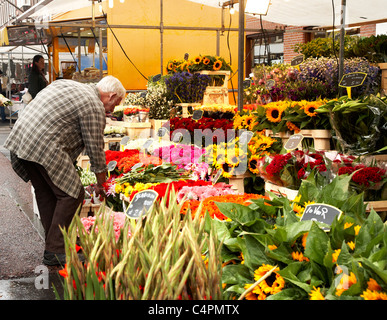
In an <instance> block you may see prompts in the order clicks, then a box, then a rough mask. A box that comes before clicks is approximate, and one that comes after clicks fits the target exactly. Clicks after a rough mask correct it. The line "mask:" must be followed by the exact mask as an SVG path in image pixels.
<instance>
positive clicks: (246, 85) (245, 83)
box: [243, 79, 251, 89]
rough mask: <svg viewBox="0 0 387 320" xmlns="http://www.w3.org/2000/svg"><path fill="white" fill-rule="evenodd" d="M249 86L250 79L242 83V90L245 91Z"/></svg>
mask: <svg viewBox="0 0 387 320" xmlns="http://www.w3.org/2000/svg"><path fill="white" fill-rule="evenodd" d="M250 86H251V80H250V79H248V80H244V81H243V89H247V88H249V87H250Z"/></svg>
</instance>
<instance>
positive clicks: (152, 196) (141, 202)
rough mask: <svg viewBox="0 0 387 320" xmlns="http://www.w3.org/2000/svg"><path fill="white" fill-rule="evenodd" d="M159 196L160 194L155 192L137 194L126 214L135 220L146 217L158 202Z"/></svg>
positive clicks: (146, 191)
mask: <svg viewBox="0 0 387 320" xmlns="http://www.w3.org/2000/svg"><path fill="white" fill-rule="evenodd" d="M158 195H159V194H158V193H157V192H156V191H154V190H144V191H141V192H138V193H136V194H135V195H134V197H133V199H132V201H131V202H130V204H129V207H128V209H127V210H126V212H125V214H126V215H127V216H128V217H129V218H133V219H137V218H139V217H141V216H145V215H146V213H147V212H148V210H149V209H150V208H151V207H152V205H153V203H154V202H155V201H156V199H157V197H158Z"/></svg>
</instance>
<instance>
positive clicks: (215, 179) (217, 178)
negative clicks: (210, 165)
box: [212, 168, 223, 185]
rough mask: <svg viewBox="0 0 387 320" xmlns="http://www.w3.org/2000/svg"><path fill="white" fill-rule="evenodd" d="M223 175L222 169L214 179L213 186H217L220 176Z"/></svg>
mask: <svg viewBox="0 0 387 320" xmlns="http://www.w3.org/2000/svg"><path fill="white" fill-rule="evenodd" d="M222 174H223V169H222V168H220V169H219V170H218V172H217V173H216V175H215V176H214V178H213V179H212V185H214V184H216V183H217V182H218V180H219V178H220V176H221V175H222Z"/></svg>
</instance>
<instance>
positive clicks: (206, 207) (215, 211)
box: [180, 193, 269, 220]
mask: <svg viewBox="0 0 387 320" xmlns="http://www.w3.org/2000/svg"><path fill="white" fill-rule="evenodd" d="M261 198H264V199H268V200H269V198H268V197H265V196H262V195H260V194H249V193H245V194H242V195H239V194H229V195H223V196H214V197H208V198H206V199H204V200H203V204H202V207H201V211H200V212H197V211H198V210H197V209H198V207H199V205H200V201H198V200H187V201H185V202H184V204H183V206H182V208H181V210H180V213H182V214H186V213H187V212H188V210H189V209H190V210H191V214H192V216H195V215H196V214H199V215H200V216H201V217H204V215H205V213H206V211H208V213H209V215H210V217H211V218H214V217H216V218H218V219H219V220H227V219H228V218H227V217H226V216H225V215H223V214H222V213H221V212H220V210H219V208H218V206H217V205H216V204H215V202H231V203H238V204H242V205H249V200H251V199H261Z"/></svg>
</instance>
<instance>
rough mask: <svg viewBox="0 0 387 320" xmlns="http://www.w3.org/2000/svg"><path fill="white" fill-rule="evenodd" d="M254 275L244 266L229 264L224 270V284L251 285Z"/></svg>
mask: <svg viewBox="0 0 387 320" xmlns="http://www.w3.org/2000/svg"><path fill="white" fill-rule="evenodd" d="M252 279H253V278H252V275H251V273H250V271H249V268H247V267H246V266H245V265H243V264H228V265H227V266H225V267H224V268H223V270H222V282H223V283H227V284H242V285H243V286H244V285H245V284H246V283H251V281H252Z"/></svg>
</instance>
